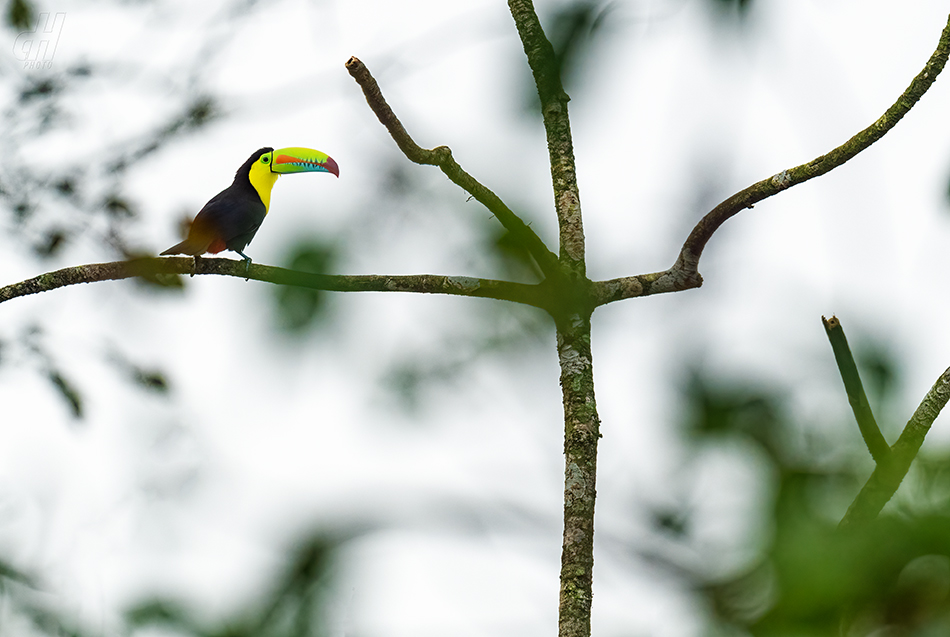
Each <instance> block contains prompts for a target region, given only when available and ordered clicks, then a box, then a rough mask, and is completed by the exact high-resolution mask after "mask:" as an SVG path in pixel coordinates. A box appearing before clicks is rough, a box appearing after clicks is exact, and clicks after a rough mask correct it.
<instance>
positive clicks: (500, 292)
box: [0, 257, 545, 308]
mask: <svg viewBox="0 0 950 637" xmlns="http://www.w3.org/2000/svg"><path fill="white" fill-rule="evenodd" d="M179 274H189V275H192V274H218V275H223V276H234V277H239V278H242V279H254V280H255V281H264V282H267V283H275V284H278V285H294V286H297V287H304V288H310V289H313V290H327V291H332V292H414V293H420V294H450V295H453V296H471V297H479V298H487V299H497V300H499V301H512V302H514V303H523V304H525V305H531V306H534V307H542V308H543V307H544V306H545V304H544V299H545V294H544V292H543V290H542V288H541V286H539V285H528V284H525V283H512V282H510V281H495V280H492V279H477V278H474V277H468V276H444V275H436V274H409V275H402V276H394V275H387V274H364V275H338V274H313V273H309V272H300V271H298V270H288V269H286V268H278V267H275V266H270V265H257V264H252V265H251V266H250V268H249V269H248V270H247V271H246V272H245V266H244V261H235V260H231V259H203V258H199V259H197V265H196V261H195V260H193V259H192V258H191V257H167V258H150V257H148V258H141V259H133V260H130V261H115V262H112V263H90V264H88V265H77V266H74V267H71V268H63V269H62V270H56V271H55V272H47V273H46V274H41V275H39V276H37V277H33V278H32V279H27V280H25V281H21V282H20V283H13V284H11V285H8V286H6V287H2V288H0V303H2V302H4V301H9V300H10V299H15V298H17V297H21V296H28V295H30V294H38V293H40V292H48V291H50V290H55V289H57V288H62V287H66V286H68V285H77V284H79V283H95V282H98V281H115V280H119V279H130V278H136V277H141V278H144V279H150V280H153V281H156V282H158V283H160V284H161V283H163V280H162V277H163V276H164V277H168V276H172V275H179Z"/></svg>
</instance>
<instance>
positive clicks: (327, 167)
mask: <svg viewBox="0 0 950 637" xmlns="http://www.w3.org/2000/svg"><path fill="white" fill-rule="evenodd" d="M272 154H273V157H274V159H273V161H272V162H271V165H270V169H271V172H275V173H279V174H281V175H287V174H290V173H313V172H323V173H333V174H334V175H336V176H337V177H339V176H340V167H339V166H337V165H336V162H335V161H333V158H332V157H330V156H329V155H327V154H326V153H321V152H320V151H319V150H313V149H312V148H298V147H292V148H279V149H277V150H275V151H274V152H273V153H272Z"/></svg>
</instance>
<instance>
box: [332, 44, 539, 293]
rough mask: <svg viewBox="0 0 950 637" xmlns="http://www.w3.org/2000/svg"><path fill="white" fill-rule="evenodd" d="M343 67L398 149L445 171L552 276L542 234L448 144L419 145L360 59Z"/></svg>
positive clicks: (350, 60) (354, 59)
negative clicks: (473, 173) (464, 166)
mask: <svg viewBox="0 0 950 637" xmlns="http://www.w3.org/2000/svg"><path fill="white" fill-rule="evenodd" d="M346 70H347V71H349V73H350V75H351V76H352V77H353V79H354V80H356V83H357V84H359V85H360V88H361V89H363V95H364V96H365V97H366V102H367V103H368V104H369V107H370V108H371V109H372V110H373V112H374V113H375V114H376V117H377V118H378V119H379V121H380V123H381V124H382V125H383V126H385V127H386V130H388V131H389V134H390V136H392V138H393V141H395V142H396V145H397V146H398V147H399V150H401V151H402V152H403V154H404V155H405V156H406V157H408V158H409V160H410V161H413V162H415V163H417V164H423V165H428V166H438V167H439V168H440V169H441V170H442V172H443V173H445V175H446V176H447V177H448V178H449V179H450V180H452V182H453V183H455V184H456V185H457V186H459V187H460V188H462V190H464V191H465V192H467V193H469V194H470V195H472V197H474V198H475V200H476V201H478V202H479V203H481V204H482V205H483V206H485V207H486V208H488V209H489V210H490V211H491V212H492V214H494V215H495V217H496V218H497V219H498V221H499V222H500V223H501V225H503V226H504V227H505V229H506V230H508V232H510V233H511V234H512V236H513V237H514V238H515V240H517V241H518V242H519V243H520V244H521V245H522V246H524V248H525V249H526V250H528V252H530V253H531V256H533V257H534V259H535V261H537V262H538V267H540V268H541V271H542V272H543V273H544V274H545V276H548V277H553V276H554V275H556V273H557V272H558V262H557V255H555V254H554V253H553V252H551V251H550V250H549V249H548V247H547V246H546V245H544V242H543V241H542V240H541V238H540V237H539V236H538V235H537V234H536V233H535V232H534V230H532V229H531V228H530V227H528V225H527V224H526V223H525V222H524V221H522V220H521V218H520V217H519V216H518V215H516V214H515V213H514V212H512V210H511V208H509V207H508V206H507V205H505V202H503V201H502V200H501V198H500V197H498V195H496V194H495V193H494V192H492V191H491V190H490V189H488V188H487V187H485V186H484V185H483V184H482V183H480V182H479V181H478V180H477V179H475V178H474V177H472V176H471V175H470V174H468V173H467V172H465V170H463V169H462V167H461V166H460V165H459V164H458V162H456V161H455V159H454V158H453V157H452V150H451V149H450V148H449V147H448V146H438V147H436V148H433V149H431V150H430V149H427V148H422V147H421V146H419V145H418V144H416V142H415V141H413V139H412V137H411V136H410V135H409V133H408V132H407V131H406V128H405V127H404V126H403V125H402V122H400V121H399V118H398V117H396V114H395V113H394V112H393V110H392V108H390V106H389V104H388V103H387V102H386V98H384V97H383V93H382V91H381V90H380V88H379V84H377V83H376V80H375V79H374V78H373V76H372V74H370V72H369V69H368V68H366V65H365V64H363V63H362V62H361V61H360V60H358V59H357V58H355V57H351V58H350V59H349V60H348V61H347V62H346Z"/></svg>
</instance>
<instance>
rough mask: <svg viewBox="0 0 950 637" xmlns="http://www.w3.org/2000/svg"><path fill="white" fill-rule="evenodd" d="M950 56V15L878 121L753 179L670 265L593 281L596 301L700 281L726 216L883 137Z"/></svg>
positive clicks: (703, 221)
mask: <svg viewBox="0 0 950 637" xmlns="http://www.w3.org/2000/svg"><path fill="white" fill-rule="evenodd" d="M948 56H950V18H948V21H947V25H946V26H945V27H944V29H943V32H942V33H941V35H940V41H939V43H938V44H937V49H936V50H935V51H934V52H933V55H931V56H930V59H929V60H928V61H927V64H926V65H925V66H924V68H923V70H922V71H921V72H920V73H919V74H918V75H917V77H915V78H914V80H913V81H912V82H911V83H910V86H908V87H907V90H905V91H904V92H903V93H902V94H901V96H900V97H899V98H898V99H897V101H896V102H894V104H893V105H892V106H891V107H890V108H889V109H887V111H886V112H885V113H884V114H883V115H882V116H881V117H880V118H878V120H877V121H876V122H874V123H873V124H871V125H870V126H868V127H867V128H865V129H864V130H862V131H861V132H860V133H858V134H856V135H855V136H854V137H852V138H851V139H849V140H848V141H846V142H845V143H843V144H842V145H840V146H838V147H837V148H835V149H834V150H832V151H830V152H828V153H826V154H824V155H821V156H819V157H816V158H815V159H813V160H812V161H810V162H808V163H807V164H802V165H800V166H795V167H794V168H789V169H788V170H783V171H782V172H780V173H778V174H776V175H773V176H772V177H769V178H767V179H763V180H762V181H760V182H758V183H755V184H752V185H751V186H749V187H748V188H746V189H745V190H740V191H739V192H737V193H736V194H734V195H732V196H731V197H729V198H728V199H726V200H725V201H723V202H722V203H720V204H719V205H718V206H716V207H715V208H713V209H712V210H711V211H710V212H709V213H708V214H706V216H705V217H703V218H702V219H701V220H700V221H699V223H697V224H696V227H694V228H693V231H692V232H690V234H689V237H687V239H686V242H685V243H684V244H683V247H682V249H681V250H680V253H679V257H678V258H677V259H676V263H674V264H673V267H671V268H670V269H669V270H665V271H663V272H656V273H653V274H641V275H638V276H632V277H623V278H619V279H611V280H609V281H599V282H597V283H595V284H594V296H595V303H596V304H597V305H603V304H604V303H610V302H612V301H619V300H621V299H629V298H633V297H637V296H646V295H649V294H660V293H664V292H676V291H679V290H686V289H690V288H696V287H699V286H701V285H702V284H703V278H702V276H701V275H700V274H699V258H700V257H701V256H702V254H703V249H704V248H705V247H706V243H707V242H708V241H709V239H710V238H711V237H712V235H713V233H715V232H716V230H718V229H719V227H720V226H721V225H722V224H723V223H725V222H726V220H727V219H729V218H730V217H732V216H734V215H736V214H738V213H739V212H741V211H743V210H745V209H746V208H751V207H752V206H753V205H755V204H756V203H758V202H760V201H762V200H763V199H767V198H768V197H771V196H772V195H776V194H778V193H780V192H782V191H783V190H787V189H789V188H791V187H792V186H797V185H798V184H801V183H804V182H806V181H808V180H809V179H813V178H815V177H818V176H821V175H824V174H825V173H827V172H829V171H831V170H834V169H835V168H837V167H838V166H841V165H842V164H844V163H845V162H847V161H848V160H849V159H851V158H852V157H854V156H855V155H857V154H858V153H860V152H861V151H863V150H865V149H866V148H868V147H869V146H870V145H871V144H873V143H874V142H876V141H877V140H879V139H881V138H882V137H883V136H884V135H885V134H886V133H887V132H888V131H890V130H891V129H892V128H894V126H895V125H896V124H897V122H899V121H900V120H901V118H902V117H904V115H906V114H907V112H908V111H910V109H911V108H913V106H914V105H915V104H916V103H917V101H918V100H919V99H920V98H921V97H922V96H923V94H924V93H926V92H927V89H929V88H930V86H931V85H932V84H933V83H934V80H936V79H937V75H939V74H940V72H941V71H942V70H943V67H944V66H945V65H946V63H947V57H948Z"/></svg>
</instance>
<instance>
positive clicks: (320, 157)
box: [162, 147, 340, 269]
mask: <svg viewBox="0 0 950 637" xmlns="http://www.w3.org/2000/svg"><path fill="white" fill-rule="evenodd" d="M306 172H327V173H332V174H334V175H336V176H337V177H339V176H340V168H339V167H338V166H337V164H336V162H335V161H333V158H331V157H330V156H328V155H327V154H326V153H321V152H320V151H319V150H313V149H312V148H296V147H295V148H281V149H279V150H274V149H273V148H270V147H267V148H261V149H260V150H258V151H255V152H254V154H253V155H251V156H250V157H249V158H248V160H247V161H246V162H244V165H242V166H241V167H240V168H238V170H237V172H236V173H235V174H234V182H233V183H232V184H231V185H230V186H228V187H227V188H225V189H224V190H222V191H221V192H219V193H218V194H217V195H215V196H214V197H212V198H211V200H210V201H209V202H208V203H206V204H205V205H204V207H203V208H202V209H201V210H199V211H198V215H197V216H196V217H195V220H194V221H192V222H191V226H190V227H189V229H188V238H187V239H185V240H184V241H182V242H181V243H179V244H177V245H173V246H172V247H170V248H169V249H168V250H165V251H164V252H162V256H164V255H167V254H190V255H193V256H194V257H195V258H197V257H198V255H200V254H205V253H206V252H210V253H211V254H217V253H218V252H221V251H222V250H231V251H232V252H237V253H238V254H240V255H241V256H242V257H244V267H245V269H247V268H249V267H250V265H251V258H250V257H249V256H247V255H246V254H244V252H243V250H244V248H245V247H246V246H247V244H249V243H250V242H251V239H253V238H254V235H255V234H256V233H257V229H258V228H260V227H261V223H263V221H264V217H265V216H266V215H267V210H268V209H269V208H270V191H271V189H272V188H273V187H274V183H275V182H276V181H277V178H278V177H280V176H281V175H285V174H288V173H306Z"/></svg>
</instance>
